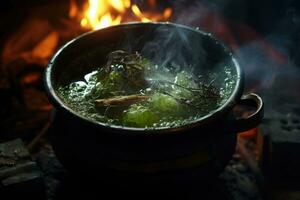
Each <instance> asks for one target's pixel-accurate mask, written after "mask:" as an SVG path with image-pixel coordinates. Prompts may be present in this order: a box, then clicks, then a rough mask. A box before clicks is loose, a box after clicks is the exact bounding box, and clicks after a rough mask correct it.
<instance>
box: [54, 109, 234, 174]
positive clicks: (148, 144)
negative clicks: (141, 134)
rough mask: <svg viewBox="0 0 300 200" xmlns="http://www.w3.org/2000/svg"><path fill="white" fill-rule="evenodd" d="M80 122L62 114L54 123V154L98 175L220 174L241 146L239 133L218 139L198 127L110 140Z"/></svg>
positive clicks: (71, 166)
mask: <svg viewBox="0 0 300 200" xmlns="http://www.w3.org/2000/svg"><path fill="white" fill-rule="evenodd" d="M77 120H78V119H76V118H72V117H70V116H66V115H63V114H62V113H60V112H57V113H56V115H55V117H54V121H53V124H52V134H51V136H52V144H53V147H54V151H55V153H56V155H57V156H58V158H59V160H60V161H61V162H62V164H63V165H64V166H65V167H66V168H67V169H68V170H70V171H77V170H80V171H82V170H85V172H91V173H92V174H95V173H98V172H99V171H100V170H99V169H109V170H112V171H116V172H118V173H120V174H122V173H125V174H128V173H129V174H137V175H140V174H143V175H146V176H152V177H153V176H156V175H159V176H160V178H161V177H163V176H164V175H165V174H167V176H168V177H169V176H170V175H171V176H175V177H176V178H179V179H181V178H184V179H189V178H190V177H193V178H199V177H210V176H217V175H218V174H219V173H220V172H221V170H223V168H224V167H225V165H226V164H227V163H228V161H229V160H230V159H231V156H232V154H233V152H234V149H235V143H236V134H235V133H231V134H228V133H226V132H224V133H221V134H220V133H219V134H217V135H218V137H214V136H213V135H216V134H215V133H213V132H209V131H212V130H205V131H207V132H205V133H204V132H203V131H204V130H197V129H195V130H193V131H198V132H197V133H195V132H194V133H193V134H191V133H187V134H186V136H185V134H180V135H183V136H184V137H182V136H180V137H170V138H169V137H166V138H161V140H159V141H158V140H157V139H158V138H154V139H149V140H143V139H140V138H131V137H130V138H123V137H114V136H113V137H107V136H108V135H110V134H107V133H103V130H101V129H95V127H90V126H88V125H87V124H84V123H80V122H79V120H78V121H77ZM219 130H222V129H219ZM205 136H206V137H205ZM189 176H190V177H189ZM131 177H132V176H131Z"/></svg>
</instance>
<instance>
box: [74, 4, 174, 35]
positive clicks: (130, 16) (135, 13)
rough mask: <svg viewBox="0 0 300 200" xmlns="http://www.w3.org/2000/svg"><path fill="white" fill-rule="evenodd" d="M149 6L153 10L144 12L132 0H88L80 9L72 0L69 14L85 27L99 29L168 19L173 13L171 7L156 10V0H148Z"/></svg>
mask: <svg viewBox="0 0 300 200" xmlns="http://www.w3.org/2000/svg"><path fill="white" fill-rule="evenodd" d="M148 7H150V8H151V10H152V12H150V11H148V12H142V11H141V9H140V8H139V7H138V5H137V4H132V2H131V1H130V0H88V1H87V2H86V3H85V4H84V6H83V9H82V10H81V11H80V9H79V8H78V5H77V4H76V2H75V0H71V1H70V10H69V16H70V17H71V18H77V19H79V21H80V25H81V26H82V27H83V28H86V29H92V30H97V29H101V28H105V27H108V26H111V25H117V24H120V23H122V22H129V21H141V22H151V21H154V22H156V21H166V20H168V19H169V18H170V17H171V15H172V9H171V8H166V9H165V10H164V11H163V12H162V13H157V12H154V11H153V10H154V9H155V7H156V0H148Z"/></svg>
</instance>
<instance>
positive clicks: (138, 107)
mask: <svg viewBox="0 0 300 200" xmlns="http://www.w3.org/2000/svg"><path fill="white" fill-rule="evenodd" d="M111 68H112V70H111V71H110V72H109V73H107V72H104V71H103V70H102V69H97V70H94V71H91V72H90V73H88V74H86V75H84V76H83V77H82V79H81V80H76V81H73V82H70V83H69V84H67V85H63V86H59V87H58V89H57V92H58V94H59V96H60V97H61V99H62V100H63V102H64V103H65V104H67V106H68V107H70V108H71V109H73V110H74V111H75V112H76V113H78V114H79V115H81V116H83V117H85V118H87V119H89V120H92V121H97V122H102V123H105V124H107V125H116V126H125V127H138V128H170V127H177V126H181V125H184V124H188V123H190V122H192V121H195V120H197V119H199V118H201V117H203V116H205V115H207V114H209V113H210V112H213V111H214V110H215V109H217V108H218V107H220V106H221V105H222V104H224V103H225V102H226V100H227V99H228V98H229V97H230V95H231V93H232V91H233V89H234V87H235V84H236V82H235V80H236V78H235V75H233V73H232V72H231V70H230V69H231V68H229V67H224V71H223V72H221V74H223V75H222V77H223V78H222V81H223V83H222V84H221V87H219V86H218V87H217V86H215V85H214V83H213V82H209V81H211V80H215V82H218V81H220V80H218V74H219V72H218V73H210V74H208V75H207V76H206V80H202V78H199V77H198V78H196V77H194V75H193V74H192V73H190V72H188V71H184V70H182V71H179V72H176V73H175V72H170V71H168V70H158V66H150V67H149V66H145V67H144V69H143V75H142V77H134V78H135V79H136V80H135V82H131V80H128V79H126V78H124V77H123V76H122V73H123V72H122V66H111ZM224 77H225V79H224ZM139 78H140V79H141V80H138V79H139ZM207 80H208V81H207ZM140 82H141V84H140V85H139V83H140ZM136 83H138V84H136ZM207 88H209V89H207ZM133 94H134V95H145V96H148V97H149V98H148V99H147V100H144V101H141V102H136V103H133V104H130V105H122V104H121V105H117V106H115V105H113V106H99V105H97V104H96V103H95V100H97V99H107V98H112V97H115V96H126V95H133ZM212 96H213V97H212Z"/></svg>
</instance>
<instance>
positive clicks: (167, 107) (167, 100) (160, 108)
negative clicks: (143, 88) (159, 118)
mask: <svg viewBox="0 0 300 200" xmlns="http://www.w3.org/2000/svg"><path fill="white" fill-rule="evenodd" d="M150 103H151V106H152V108H153V110H155V111H157V112H158V113H159V114H163V115H168V114H180V112H181V110H182V106H181V105H180V104H179V103H178V102H177V101H176V100H175V99H174V98H173V97H171V96H168V95H165V94H161V93H155V94H154V95H153V96H152V97H151V99H150Z"/></svg>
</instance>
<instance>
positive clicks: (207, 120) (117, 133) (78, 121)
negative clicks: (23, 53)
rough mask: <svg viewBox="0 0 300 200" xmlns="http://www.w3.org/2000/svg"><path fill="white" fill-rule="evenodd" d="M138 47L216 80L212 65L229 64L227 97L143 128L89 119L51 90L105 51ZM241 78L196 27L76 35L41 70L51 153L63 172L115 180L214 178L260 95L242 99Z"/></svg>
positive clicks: (253, 117) (252, 119)
mask: <svg viewBox="0 0 300 200" xmlns="http://www.w3.org/2000/svg"><path fill="white" fill-rule="evenodd" d="M145 44H151V45H150V47H149V46H147V48H150V49H151V50H150V52H151V53H152V54H154V55H159V57H160V58H163V57H165V56H167V55H169V54H170V52H173V54H174V55H171V57H172V56H173V57H172V59H173V60H174V61H175V62H178V63H179V64H182V62H183V61H182V60H184V62H186V60H188V61H190V62H192V63H189V64H192V66H194V67H199V70H200V69H201V70H200V71H201V73H203V72H205V69H210V70H211V69H215V71H220V73H219V76H220V77H222V79H223V80H225V79H226V78H228V77H227V75H226V74H224V73H221V72H223V71H222V70H220V69H222V67H224V66H225V65H227V66H230V68H231V70H232V72H233V73H234V74H235V76H234V78H235V86H234V88H233V90H232V91H231V96H230V98H229V99H228V100H227V101H226V102H225V103H224V104H223V105H222V106H220V107H219V108H218V109H216V110H214V111H212V112H210V113H209V114H208V115H206V116H204V117H202V118H201V119H198V120H197V121H194V122H191V123H190V124H187V125H184V126H181V127H173V128H159V129H145V128H129V127H120V126H113V125H107V124H103V123H100V122H93V121H91V120H89V119H86V118H84V117H82V116H80V115H79V114H77V113H76V112H74V111H73V110H71V109H70V108H69V107H68V105H67V104H65V103H63V101H62V100H61V98H60V97H59V96H58V95H57V93H56V88H57V85H58V84H59V83H62V82H68V81H70V80H73V79H76V78H78V77H82V75H83V74H86V73H88V72H90V71H91V70H92V69H93V67H99V66H101V64H103V63H104V62H105V60H106V56H107V54H108V53H109V52H111V51H114V50H117V49H124V50H128V51H139V52H141V51H143V50H144V48H145ZM151 53H150V54H151ZM182 57H183V59H182ZM179 58H180V59H179ZM200 66H201V67H200ZM203 69H204V70H203ZM231 78H232V77H231ZM243 82H244V79H243V73H242V71H241V68H240V66H239V64H238V62H237V60H236V59H235V58H234V57H233V56H232V54H231V53H230V51H229V49H228V48H227V47H226V46H225V45H224V44H223V43H222V42H220V41H219V40H217V39H215V38H214V37H213V36H212V35H211V34H208V33H204V32H202V31H200V30H198V29H194V28H190V27H186V26H182V25H178V24H173V23H129V24H121V25H117V26H112V27H109V28H105V29H101V30H97V31H92V32H89V33H86V34H83V35H82V36H79V37H77V38H75V39H74V40H72V41H70V42H69V43H67V44H66V45H65V46H63V47H62V48H61V49H60V50H59V51H58V52H57V53H56V54H55V56H54V57H53V58H52V60H51V61H50V63H49V65H48V67H47V69H46V76H45V84H46V89H47V92H48V95H49V98H50V100H51V102H52V103H53V105H54V106H55V110H56V111H55V113H56V114H55V117H54V121H53V127H54V128H53V130H52V142H53V146H54V150H55V152H56V154H57V156H58V158H59V159H60V160H61V162H62V163H63V164H64V166H65V167H66V168H67V169H69V170H71V171H78V170H82V169H85V170H86V169H87V171H90V172H92V173H94V174H97V173H100V171H103V170H99V169H106V170H104V171H105V172H104V173H103V174H107V172H108V171H110V172H113V173H114V174H115V175H116V176H115V177H120V176H123V175H124V176H128V177H130V179H132V177H134V176H135V177H147V178H148V180H150V179H151V180H152V179H153V180H155V179H156V178H157V177H159V180H162V179H163V178H162V177H167V178H166V179H170V177H172V180H173V178H174V177H176V178H179V179H189V178H191V177H193V178H199V177H213V176H217V175H218V174H219V173H220V172H221V170H223V169H224V166H225V165H226V164H227V163H228V161H229V160H230V159H231V156H232V154H233V152H234V149H235V144H236V134H237V133H238V132H241V131H245V130H249V129H251V128H254V127H256V126H257V125H258V124H259V123H260V121H261V119H262V117H263V103H262V100H261V98H260V97H259V96H257V95H256V94H248V95H244V96H242V94H243V88H244V83H243ZM219 84H220V86H221V85H222V84H224V82H222V81H221V82H220V83H219ZM237 105H248V106H255V111H254V112H252V114H250V115H249V116H248V117H246V118H237V117H235V115H234V114H233V108H234V107H235V106H237ZM110 179H112V176H110Z"/></svg>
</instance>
